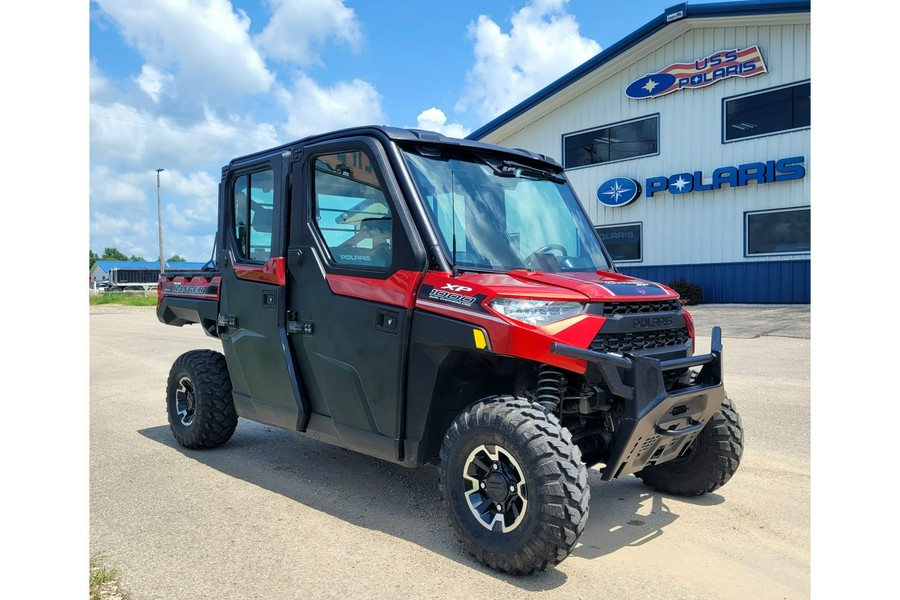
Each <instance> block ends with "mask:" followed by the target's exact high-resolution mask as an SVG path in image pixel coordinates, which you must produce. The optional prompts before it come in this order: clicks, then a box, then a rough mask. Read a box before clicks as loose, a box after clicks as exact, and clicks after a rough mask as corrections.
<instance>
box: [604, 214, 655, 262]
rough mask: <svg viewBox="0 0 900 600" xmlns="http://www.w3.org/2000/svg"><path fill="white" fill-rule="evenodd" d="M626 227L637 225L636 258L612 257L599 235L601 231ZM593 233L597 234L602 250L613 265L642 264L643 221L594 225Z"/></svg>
mask: <svg viewBox="0 0 900 600" xmlns="http://www.w3.org/2000/svg"><path fill="white" fill-rule="evenodd" d="M628 225H637V226H638V232H639V233H638V236H639V237H638V255H639V257H638V258H622V259H619V258H616V257H615V256H613V254H612V251H611V250H610V249H609V247H608V246H607V245H606V242H605V241H603V237H602V236H601V235H600V230H601V229H608V228H611V227H625V226H628ZM594 231H596V232H597V236H598V237H600V241H601V242H602V243H603V248H604V249H605V250H606V253H607V254H609V257H610V259H611V260H612V261H613V262H614V263H615V264H617V265H618V264H621V263H640V262H644V222H643V221H633V222H630V223H607V224H606V225H594Z"/></svg>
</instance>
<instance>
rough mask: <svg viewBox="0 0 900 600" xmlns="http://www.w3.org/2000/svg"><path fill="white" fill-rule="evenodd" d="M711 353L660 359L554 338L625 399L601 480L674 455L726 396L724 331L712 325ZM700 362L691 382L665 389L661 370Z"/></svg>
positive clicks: (558, 350)
mask: <svg viewBox="0 0 900 600" xmlns="http://www.w3.org/2000/svg"><path fill="white" fill-rule="evenodd" d="M711 346H712V347H711V350H710V353H709V354H701V355H698V356H689V357H686V358H673V359H669V360H658V359H655V358H649V357H645V356H634V355H631V354H627V353H626V354H624V355H622V356H619V355H617V354H605V353H602V352H594V351H592V350H585V349H583V348H576V347H575V346H568V345H566V344H559V343H554V344H552V345H551V346H550V351H551V352H553V353H554V354H559V355H560V356H566V357H569V358H575V359H578V360H583V361H585V362H587V365H588V370H589V371H591V370H594V371H595V374H597V375H599V376H600V377H601V378H602V379H603V381H604V382H605V384H606V387H607V388H608V389H609V391H610V392H611V393H612V394H613V395H615V396H617V397H619V398H622V399H623V400H624V417H623V418H621V419H619V420H618V422H617V424H616V431H615V436H614V441H613V443H612V447H611V449H610V455H609V458H608V459H607V462H606V467H604V469H603V474H602V478H603V479H607V480H608V479H614V478H616V477H622V476H624V475H630V474H632V473H636V472H638V471H640V470H641V469H643V468H644V467H647V466H650V465H654V464H661V463H664V462H667V461H669V460H672V459H674V458H677V457H678V456H679V455H680V454H681V453H682V451H683V450H684V448H685V447H686V446H688V445H689V444H691V443H692V442H693V441H694V440H695V439H696V437H697V434H698V433H700V430H702V429H703V427H704V426H705V425H706V423H708V422H709V419H710V418H711V417H712V416H713V414H714V413H715V412H716V411H717V410H718V409H719V407H720V406H721V405H722V402H723V401H724V400H725V385H724V382H723V380H722V330H721V329H720V328H719V327H713V329H712V344H711ZM698 366H700V367H702V368H701V369H700V372H699V373H697V375H696V377H695V378H694V380H693V382H692V384H691V385H690V386H689V387H682V388H679V389H677V390H675V391H673V392H671V393H669V392H668V391H666V387H665V383H664V379H663V372H665V371H673V370H676V369H685V368H690V367H698Z"/></svg>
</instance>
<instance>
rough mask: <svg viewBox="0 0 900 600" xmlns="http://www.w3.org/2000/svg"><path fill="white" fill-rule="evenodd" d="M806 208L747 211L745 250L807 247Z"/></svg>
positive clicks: (805, 249)
mask: <svg viewBox="0 0 900 600" xmlns="http://www.w3.org/2000/svg"><path fill="white" fill-rule="evenodd" d="M809 214H810V213H809V208H799V209H789V210H776V211H768V212H757V213H747V254H748V255H759V254H794V253H798V252H809V251H810V243H809V239H810V235H809Z"/></svg>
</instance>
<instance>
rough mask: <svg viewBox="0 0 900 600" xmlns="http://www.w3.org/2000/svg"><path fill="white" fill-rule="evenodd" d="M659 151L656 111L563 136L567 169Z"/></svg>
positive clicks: (647, 154)
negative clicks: (644, 115) (637, 117)
mask: <svg viewBox="0 0 900 600" xmlns="http://www.w3.org/2000/svg"><path fill="white" fill-rule="evenodd" d="M654 154H659V115H653V116H651V117H645V118H641V119H635V120H633V121H627V122H623V123H616V124H613V125H604V126H603V127H598V128H596V129H590V130H588V131H581V132H578V133H570V134H567V135H564V136H563V164H564V165H565V168H567V169H575V168H578V167H584V166H587V165H596V164H601V163H609V162H615V161H618V160H628V159H630V158H637V157H639V156H650V155H654Z"/></svg>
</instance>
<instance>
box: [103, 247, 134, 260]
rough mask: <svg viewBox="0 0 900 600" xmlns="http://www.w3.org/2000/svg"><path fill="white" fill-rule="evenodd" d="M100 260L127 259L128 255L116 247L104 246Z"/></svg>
mask: <svg viewBox="0 0 900 600" xmlns="http://www.w3.org/2000/svg"><path fill="white" fill-rule="evenodd" d="M100 260H128V257H127V256H125V253H123V252H122V251H120V250H119V249H118V248H104V249H103V254H102V255H101V256H100Z"/></svg>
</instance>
